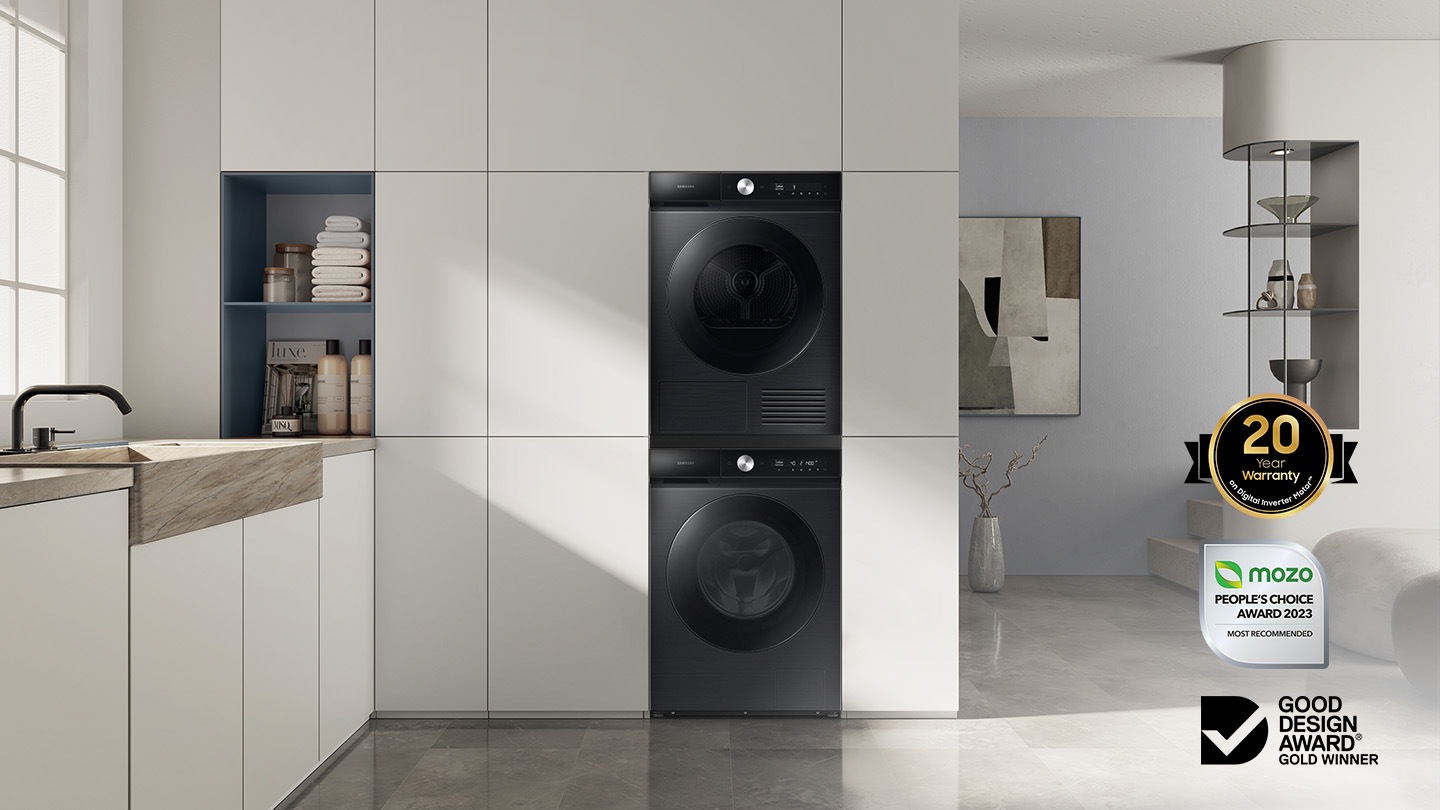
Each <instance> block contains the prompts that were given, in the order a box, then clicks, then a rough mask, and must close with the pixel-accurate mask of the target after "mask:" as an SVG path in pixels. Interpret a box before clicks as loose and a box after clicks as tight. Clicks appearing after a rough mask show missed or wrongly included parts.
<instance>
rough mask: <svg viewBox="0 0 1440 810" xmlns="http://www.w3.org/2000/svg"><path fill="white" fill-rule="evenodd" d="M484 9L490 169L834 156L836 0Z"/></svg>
mask: <svg viewBox="0 0 1440 810" xmlns="http://www.w3.org/2000/svg"><path fill="white" fill-rule="evenodd" d="M489 8H490V74H489V75H490V110H491V116H490V168H491V169H494V170H521V171H525V170H543V171H561V170H579V171H596V170H612V171H615V170H618V171H649V170H654V169H703V168H711V169H718V168H722V167H723V168H729V169H753V170H759V169H789V170H792V171H798V170H804V169H828V170H835V169H838V168H839V167H840V74H839V70H838V68H839V65H840V3H838V2H834V0H788V1H787V2H784V3H775V2H769V0H727V2H704V3H700V2H689V3H676V2H673V0H631V2H626V3H596V2H593V0H561V1H560V2H551V3H546V4H545V6H544V10H543V11H541V10H539V9H537V7H536V4H535V3H533V2H529V0H490V4H489ZM557 233H563V232H561V231H557Z"/></svg>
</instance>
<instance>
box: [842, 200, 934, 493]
mask: <svg viewBox="0 0 1440 810" xmlns="http://www.w3.org/2000/svg"><path fill="white" fill-rule="evenodd" d="M959 193H960V192H959V181H958V175H957V174H955V173H954V172H934V173H930V172H915V173H874V174H872V173H856V172H847V173H846V174H845V209H844V219H845V232H844V237H845V278H844V282H845V303H844V318H843V319H842V320H843V322H844V324H845V361H844V362H845V374H844V380H845V383H844V388H845V415H844V433H845V435H847V436H954V435H956V431H957V420H956V408H957V405H958V402H957V397H958V395H959V368H958V356H959V350H958V348H957V347H958V345H959V344H958V342H957V341H958V337H957V332H956V329H957V324H958V320H957V318H958V313H959V311H960V307H959V293H960V281H959V261H960V260H959V225H958V223H959V220H958V219H957V216H958V213H959V211H958V208H959V205H960V203H959ZM845 469H846V472H847V474H848V472H849V470H851V469H853V468H852V467H850V465H848V464H847V465H846V468H845Z"/></svg>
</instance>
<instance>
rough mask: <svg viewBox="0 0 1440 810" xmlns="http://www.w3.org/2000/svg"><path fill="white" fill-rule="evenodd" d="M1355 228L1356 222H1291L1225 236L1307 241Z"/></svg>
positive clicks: (1242, 228)
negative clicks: (1311, 238)
mask: <svg viewBox="0 0 1440 810" xmlns="http://www.w3.org/2000/svg"><path fill="white" fill-rule="evenodd" d="M1354 227H1356V224H1355V223H1354V222H1291V223H1290V224H1288V225H1286V224H1283V223H1280V222H1266V223H1262V224H1260V225H1241V226H1240V227H1238V228H1231V229H1229V230H1228V231H1226V232H1225V235H1226V236H1234V237H1240V238H1242V239H1243V238H1244V237H1245V236H1247V235H1249V236H1253V237H1255V238H1256V239H1281V238H1288V239H1306V238H1309V237H1311V236H1319V235H1321V234H1326V233H1334V232H1335V231H1343V230H1345V229H1346V228H1354Z"/></svg>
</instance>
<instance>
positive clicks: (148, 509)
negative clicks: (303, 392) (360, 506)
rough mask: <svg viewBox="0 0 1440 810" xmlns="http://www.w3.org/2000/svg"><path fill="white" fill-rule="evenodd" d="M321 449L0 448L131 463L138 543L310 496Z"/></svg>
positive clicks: (15, 459) (81, 461) (36, 457)
mask: <svg viewBox="0 0 1440 810" xmlns="http://www.w3.org/2000/svg"><path fill="white" fill-rule="evenodd" d="M323 455H324V450H323V448H322V446H321V445H320V444H319V443H316V442H295V443H284V442H274V441H267V442H245V441H180V442H145V443H137V444H130V445H121V446H113V447H90V448H77V449H74V450H53V451H49V452H44V453H26V454H24V455H14V456H0V466H6V467H125V468H128V469H129V470H131V472H132V474H133V476H134V484H133V485H131V487H130V544H131V545H139V544H141V543H149V542H152V541H155V540H161V539H164V538H166V537H173V536H175V535H177V534H184V533H186V532H191V531H195V530H196V529H204V528H207V527H210V526H218V525H219V524H221V523H229V522H230V521H232V520H239V519H240V518H245V517H250V516H252V515H258V514H261V513H263V512H270V511H273V510H276V509H282V508H284V507H286V506H294V505H295V504H297V503H304V502H305V501H313V500H315V499H317V498H319V497H320V486H321V474H322V469H323Z"/></svg>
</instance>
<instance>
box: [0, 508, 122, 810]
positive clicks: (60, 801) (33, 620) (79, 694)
mask: <svg viewBox="0 0 1440 810" xmlns="http://www.w3.org/2000/svg"><path fill="white" fill-rule="evenodd" d="M128 497H129V495H128V492H126V491H125V490H120V491H116V492H104V493H100V494H98V495H87V496H84V497H80V498H69V499H66V500H59V501H49V502H45V503H36V504H29V505H25V506H12V507H10V508H8V509H0V651H3V652H0V655H3V657H4V663H3V665H0V717H3V718H4V720H3V724H4V729H3V731H0V782H3V784H4V792H5V798H4V804H5V806H7V807H17V808H18V807H56V808H72V807H73V808H86V810H92V809H93V810H124V808H126V807H129V806H130V805H129V795H128V790H127V787H128V784H129V774H128V773H127V768H128V764H129V763H128V761H127V758H126V755H125V754H126V745H127V735H128V733H129V729H128V715H129V706H128V700H129V696H128V694H127V689H126V687H127V685H128V684H129V672H128V659H127V656H128V651H127V650H126V639H127V629H126V608H125V598H126V587H127V583H126V570H127V568H128V560H127V555H128V554H129V551H128V545H129V541H128V540H127V534H128V518H127V511H128ZM77 729H83V730H84V733H79V734H77V733H76V730H77Z"/></svg>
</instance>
